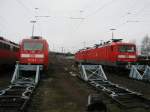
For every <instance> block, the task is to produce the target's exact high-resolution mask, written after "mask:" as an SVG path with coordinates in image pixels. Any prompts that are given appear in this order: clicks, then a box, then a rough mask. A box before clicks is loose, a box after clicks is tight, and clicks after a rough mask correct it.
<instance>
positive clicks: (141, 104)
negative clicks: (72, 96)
mask: <svg viewBox="0 0 150 112" xmlns="http://www.w3.org/2000/svg"><path fill="white" fill-rule="evenodd" d="M79 68H80V72H81V73H80V78H81V79H83V80H84V81H86V82H87V83H88V84H90V85H91V86H93V87H94V88H96V90H98V91H103V92H104V93H105V94H106V95H107V96H109V97H110V98H112V99H113V101H115V102H116V103H117V104H119V106H121V107H123V108H128V109H129V108H146V109H147V108H150V100H149V99H147V98H145V97H144V96H143V95H142V94H141V93H138V92H134V91H131V90H129V89H127V88H124V87H121V86H119V85H118V84H114V83H112V82H110V81H109V80H107V77H106V75H105V73H104V71H103V69H102V67H101V66H100V65H80V66H79Z"/></svg>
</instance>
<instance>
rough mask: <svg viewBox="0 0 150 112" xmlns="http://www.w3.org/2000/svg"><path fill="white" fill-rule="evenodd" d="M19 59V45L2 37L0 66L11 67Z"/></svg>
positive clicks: (0, 41) (0, 39) (0, 42)
mask: <svg viewBox="0 0 150 112" xmlns="http://www.w3.org/2000/svg"><path fill="white" fill-rule="evenodd" d="M17 60H19V45H18V44H16V43H14V42H12V41H9V40H7V39H5V38H3V37H0V66H3V67H9V66H11V65H15V63H16V61H17Z"/></svg>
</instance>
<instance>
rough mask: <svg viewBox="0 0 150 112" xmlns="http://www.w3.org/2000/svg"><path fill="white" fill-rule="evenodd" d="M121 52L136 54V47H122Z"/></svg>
mask: <svg viewBox="0 0 150 112" xmlns="http://www.w3.org/2000/svg"><path fill="white" fill-rule="evenodd" d="M119 51H120V52H135V47H134V46H129V45H122V46H120V47H119Z"/></svg>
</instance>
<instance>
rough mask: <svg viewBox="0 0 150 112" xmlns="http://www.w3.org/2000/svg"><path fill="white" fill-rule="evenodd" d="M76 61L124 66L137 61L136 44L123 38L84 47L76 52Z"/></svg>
mask: <svg viewBox="0 0 150 112" xmlns="http://www.w3.org/2000/svg"><path fill="white" fill-rule="evenodd" d="M75 60H76V62H78V63H79V62H82V63H90V64H101V65H106V66H118V67H124V66H126V65H129V64H132V63H135V62H137V52H136V45H135V44H133V43H125V42H122V39H112V41H108V42H105V43H103V44H100V45H96V46H95V47H92V48H87V49H82V50H80V51H78V52H77V53H75Z"/></svg>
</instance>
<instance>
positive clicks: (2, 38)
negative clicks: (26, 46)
mask: <svg viewBox="0 0 150 112" xmlns="http://www.w3.org/2000/svg"><path fill="white" fill-rule="evenodd" d="M0 40H2V41H5V42H7V43H10V44H12V45H15V46H18V44H17V43H15V42H12V41H10V40H7V39H5V38H4V37H0Z"/></svg>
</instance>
